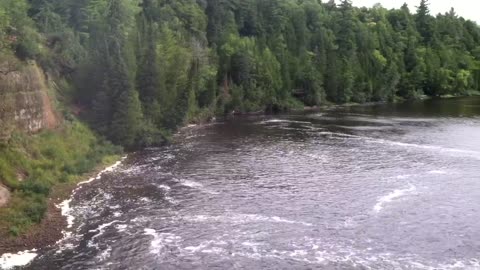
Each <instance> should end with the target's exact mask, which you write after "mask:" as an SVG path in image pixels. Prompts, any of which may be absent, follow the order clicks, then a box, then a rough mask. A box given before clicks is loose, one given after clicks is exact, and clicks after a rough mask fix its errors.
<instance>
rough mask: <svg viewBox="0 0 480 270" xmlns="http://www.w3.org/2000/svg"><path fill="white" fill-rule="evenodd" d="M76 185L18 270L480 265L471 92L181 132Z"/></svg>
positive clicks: (475, 115)
mask: <svg viewBox="0 0 480 270" xmlns="http://www.w3.org/2000/svg"><path fill="white" fill-rule="evenodd" d="M176 141H177V143H175V144H173V145H170V146H167V147H163V148H155V149H147V150H145V151H142V152H139V153H134V154H131V155H130V156H129V157H128V158H127V159H126V160H125V161H124V162H123V163H122V164H121V165H120V166H119V167H118V168H117V169H115V170H112V171H111V172H106V173H104V174H103V175H102V177H100V179H97V180H95V181H93V182H91V183H88V184H85V185H83V186H82V187H81V188H80V189H79V190H78V191H77V192H76V194H75V196H74V197H73V200H72V202H71V204H70V210H69V211H68V213H69V214H71V222H72V227H71V229H70V231H71V235H67V237H66V238H65V239H64V240H62V241H61V242H59V243H58V244H57V245H55V246H53V247H48V248H44V249H43V250H40V251H38V256H37V257H36V259H35V260H34V261H33V262H32V263H31V264H30V265H29V266H27V267H25V269H35V270H38V269H45V270H53V269H480V98H457V99H442V100H427V101H418V102H411V103H403V104H385V105H368V106H352V107H332V108H330V109H325V110H322V111H319V112H312V113H299V114H289V115H277V116H252V117H236V118H232V119H226V120H223V121H219V122H218V123H215V124H211V125H206V126H196V127H189V128H186V129H184V130H182V131H181V132H180V134H178V135H177V138H176Z"/></svg>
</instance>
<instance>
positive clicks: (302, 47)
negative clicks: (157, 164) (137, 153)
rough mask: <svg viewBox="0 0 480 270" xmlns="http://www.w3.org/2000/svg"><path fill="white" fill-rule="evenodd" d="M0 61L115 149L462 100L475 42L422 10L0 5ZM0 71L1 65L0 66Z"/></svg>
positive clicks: (251, 3) (116, 1)
mask: <svg viewBox="0 0 480 270" xmlns="http://www.w3.org/2000/svg"><path fill="white" fill-rule="evenodd" d="M0 52H1V54H2V55H6V54H9V53H14V54H16V56H17V57H18V58H21V59H35V60H36V61H38V62H39V63H40V64H41V65H42V66H43V68H44V69H45V70H46V71H47V72H48V73H49V74H52V75H54V76H59V77H65V78H67V79H68V80H69V81H70V82H71V83H72V85H73V89H74V90H73V91H72V93H69V95H71V96H72V99H73V100H74V101H75V102H76V103H78V104H80V106H81V107H82V108H86V109H85V110H84V114H85V118H86V119H88V120H89V122H90V123H91V125H92V126H93V127H94V128H95V129H96V130H97V131H98V132H99V133H100V134H102V135H105V136H106V137H108V138H109V139H111V140H112V141H113V142H114V143H117V144H121V145H124V146H126V147H136V146H149V145H155V144H157V143H159V140H160V139H161V138H163V137H164V136H165V134H166V133H168V131H171V130H174V129H175V128H176V127H178V126H180V125H182V124H183V123H185V121H192V120H195V119H197V118H198V119H201V118H205V117H208V116H210V115H214V114H218V113H229V112H232V111H236V112H255V111H264V110H270V111H277V110H285V109H288V108H292V107H298V106H304V105H307V106H314V105H319V104H323V103H326V102H333V103H349V102H360V103H361V102H371V101H394V100H396V99H397V98H404V99H415V98H418V97H420V96H422V95H428V96H442V95H467V94H469V93H472V92H474V91H478V90H479V85H480V28H479V27H478V25H477V24H476V23H474V22H472V21H469V20H465V19H463V18H462V17H460V16H458V15H457V14H456V13H455V11H454V10H453V9H452V10H451V11H449V12H448V13H445V14H438V15H436V16H433V15H432V14H430V11H429V8H428V2H427V1H426V0H421V3H420V4H419V6H418V8H417V10H416V11H415V12H412V11H410V10H409V8H408V6H407V5H406V4H405V5H403V6H402V7H401V8H400V9H392V10H387V9H385V8H383V7H381V6H380V5H377V6H374V7H373V8H357V7H353V6H352V2H351V1H350V0H342V1H339V3H338V4H336V3H335V2H334V1H333V0H331V1H328V2H322V1H320V0H62V1H59V0H2V1H0ZM0 57H2V56H1V55H0Z"/></svg>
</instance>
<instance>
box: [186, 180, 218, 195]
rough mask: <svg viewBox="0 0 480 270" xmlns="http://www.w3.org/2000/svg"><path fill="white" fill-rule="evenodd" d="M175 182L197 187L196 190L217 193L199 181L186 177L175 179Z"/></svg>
mask: <svg viewBox="0 0 480 270" xmlns="http://www.w3.org/2000/svg"><path fill="white" fill-rule="evenodd" d="M177 182H178V183H179V184H180V185H182V186H184V187H189V188H193V189H197V190H200V191H202V192H205V193H208V194H212V195H217V194H219V193H218V192H216V191H213V190H211V189H209V188H206V187H205V186H204V185H203V184H202V183H199V182H195V181H192V180H188V179H180V180H177Z"/></svg>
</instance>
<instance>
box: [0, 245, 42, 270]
mask: <svg viewBox="0 0 480 270" xmlns="http://www.w3.org/2000/svg"><path fill="white" fill-rule="evenodd" d="M36 251H37V250H36V249H32V250H26V251H22V252H19V253H16V254H12V253H5V254H3V255H2V256H1V257H0V268H1V269H5V270H6V269H12V268H14V267H20V266H25V265H27V264H29V263H30V262H31V261H33V260H34V259H35V258H36V257H37V256H38V254H37V253H36Z"/></svg>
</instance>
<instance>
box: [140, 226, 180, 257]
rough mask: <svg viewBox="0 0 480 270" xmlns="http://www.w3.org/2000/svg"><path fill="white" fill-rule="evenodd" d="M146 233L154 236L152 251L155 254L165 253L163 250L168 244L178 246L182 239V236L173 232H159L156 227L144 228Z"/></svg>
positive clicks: (151, 243)
mask: <svg viewBox="0 0 480 270" xmlns="http://www.w3.org/2000/svg"><path fill="white" fill-rule="evenodd" d="M144 234H145V235H149V236H152V237H153V240H152V241H151V242H150V253H151V254H155V255H163V254H162V253H163V250H164V248H165V247H166V246H167V245H174V246H178V243H179V242H180V241H181V240H182V238H181V237H180V236H177V235H175V234H173V233H158V232H157V231H155V230H154V229H150V228H146V229H144Z"/></svg>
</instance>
